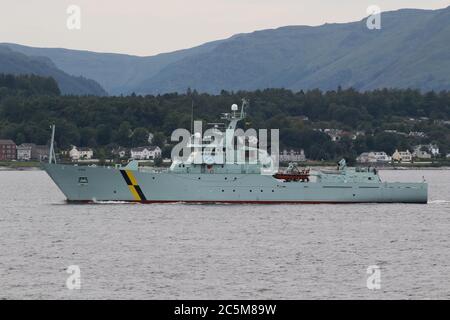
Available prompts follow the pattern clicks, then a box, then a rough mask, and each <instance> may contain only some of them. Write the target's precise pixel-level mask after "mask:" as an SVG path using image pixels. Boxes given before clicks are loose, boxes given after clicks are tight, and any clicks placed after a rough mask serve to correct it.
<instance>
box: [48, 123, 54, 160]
mask: <svg viewBox="0 0 450 320" xmlns="http://www.w3.org/2000/svg"><path fill="white" fill-rule="evenodd" d="M50 128H52V138H51V140H50V150H49V153H48V163H52V161H53V159H54V160H55V163H56V156H55V148H54V141H55V125H54V124H52V125H51V127H50Z"/></svg>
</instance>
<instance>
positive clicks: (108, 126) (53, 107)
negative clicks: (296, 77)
mask: <svg viewBox="0 0 450 320" xmlns="http://www.w3.org/2000/svg"><path fill="white" fill-rule="evenodd" d="M242 98H247V99H249V100H250V107H249V109H248V110H247V113H248V116H247V119H246V121H245V123H243V126H245V128H249V127H251V128H255V129H259V128H265V129H280V145H281V146H280V147H281V149H283V148H288V149H291V148H292V149H296V150H298V149H304V150H305V153H306V155H307V157H308V158H310V159H324V160H334V159H337V158H340V157H347V158H348V159H355V158H356V156H357V155H358V154H359V153H361V152H365V151H369V150H374V151H385V152H387V153H392V152H393V151H394V150H395V149H402V150H405V149H409V150H411V148H412V146H414V145H416V144H424V143H435V144H437V145H438V146H439V147H440V149H441V153H442V154H446V153H448V152H450V122H449V120H450V91H442V92H434V91H430V92H420V91H418V90H409V89H404V90H403V89H402V90H400V89H383V90H374V91H367V92H358V91H356V90H353V89H341V88H337V89H336V90H333V91H326V92H324V91H320V90H308V91H299V92H293V91H290V90H284V89H266V90H257V91H251V92H247V91H237V92H227V91H222V92H221V93H220V94H218V95H210V94H203V93H198V92H196V91H195V90H190V89H188V90H187V91H186V93H185V94H177V93H173V94H164V95H156V96H155V95H146V96H141V95H135V94H132V95H129V96H111V97H98V96H74V95H61V94H60V90H59V88H58V86H57V84H56V82H55V81H54V80H53V79H52V78H45V77H44V78H43V77H38V76H12V75H0V138H3V139H5V138H8V139H12V140H14V141H15V142H16V144H20V143H23V142H32V143H37V144H46V143H47V142H48V139H49V136H50V129H49V127H50V125H51V124H53V123H54V124H56V127H57V134H56V142H57V146H58V148H60V149H64V148H68V147H69V146H70V145H76V146H81V147H93V148H95V149H96V150H102V152H104V153H108V152H109V151H108V150H111V149H112V148H113V147H115V146H124V147H131V146H140V145H145V144H147V138H148V134H149V133H152V134H153V135H154V136H155V138H154V143H155V144H158V145H160V146H161V147H163V151H164V153H165V154H166V155H168V154H170V149H171V145H170V140H169V138H170V135H171V133H172V131H173V130H174V129H176V128H186V129H189V128H190V121H191V106H192V104H194V118H195V119H196V120H203V121H204V123H205V124H206V123H207V122H217V121H218V119H219V116H220V114H221V113H224V112H229V110H230V106H231V105H232V104H234V103H237V104H240V100H241V99H242ZM326 128H329V129H333V128H334V129H341V130H343V131H346V132H352V133H356V132H359V133H362V134H360V135H358V136H357V137H356V138H351V137H350V136H348V137H347V136H345V137H343V138H342V139H340V140H339V141H336V142H335V141H332V139H331V138H330V136H329V135H328V134H326V133H324V132H322V131H320V130H319V129H326ZM410 132H423V133H424V135H423V136H411V135H409V133H410ZM165 142H166V143H165Z"/></svg>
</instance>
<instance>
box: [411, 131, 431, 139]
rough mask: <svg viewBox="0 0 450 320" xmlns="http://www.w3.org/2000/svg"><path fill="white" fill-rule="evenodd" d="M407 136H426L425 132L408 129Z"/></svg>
mask: <svg viewBox="0 0 450 320" xmlns="http://www.w3.org/2000/svg"><path fill="white" fill-rule="evenodd" d="M408 136H410V137H415V138H426V137H427V135H426V134H425V132H422V131H410V132H409V134H408Z"/></svg>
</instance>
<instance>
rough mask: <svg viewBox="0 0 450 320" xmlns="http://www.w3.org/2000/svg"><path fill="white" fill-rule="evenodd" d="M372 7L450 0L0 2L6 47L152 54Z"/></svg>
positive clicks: (0, 35)
mask: <svg viewBox="0 0 450 320" xmlns="http://www.w3.org/2000/svg"><path fill="white" fill-rule="evenodd" d="M71 5H75V6H77V8H79V10H80V11H79V15H78V14H77V11H70V12H69V13H68V12H67V10H68V8H69V6H71ZM371 5H377V6H378V7H380V8H381V10H382V11H391V10H397V9H401V8H421V9H439V8H444V7H447V6H450V0H158V1H156V0H126V1H124V0H0V42H13V43H19V44H24V45H29V46H35V47H63V48H69V49H79V50H90V51H97V52H114V53H126V54H133V55H139V56H149V55H154V54H158V53H162V52H170V51H174V50H179V49H185V48H190V47H193V46H196V45H200V44H203V43H205V42H208V41H213V40H219V39H224V38H228V37H230V36H232V35H234V34H237V33H247V32H253V31H256V30H262V29H270V28H277V27H281V26H286V25H312V26H315V25H321V24H324V23H333V22H350V21H356V20H361V19H363V18H364V17H366V16H367V12H366V11H367V8H368V7H369V6H371ZM78 17H79V19H77V18H78ZM68 20H69V27H70V29H69V28H68ZM78 21H79V22H80V23H79V24H78ZM78 26H79V29H78V28H77V27H78Z"/></svg>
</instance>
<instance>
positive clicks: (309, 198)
mask: <svg viewBox="0 0 450 320" xmlns="http://www.w3.org/2000/svg"><path fill="white" fill-rule="evenodd" d="M246 104H247V102H246V101H245V100H244V103H243V104H242V107H241V111H240V112H237V106H236V105H234V106H233V108H232V113H227V114H225V115H224V117H223V118H222V119H225V120H226V121H227V124H226V127H227V129H231V130H232V131H235V130H236V125H237V123H238V122H239V121H240V120H242V119H244V118H245V112H244V108H245V106H246ZM53 136H54V131H53V135H52V145H51V149H52V150H51V152H50V155H51V157H50V161H49V163H48V164H45V165H44V169H45V171H46V172H47V173H48V175H49V176H50V177H51V178H52V180H53V181H54V182H55V184H56V185H57V186H58V187H59V189H60V190H61V191H62V192H63V193H64V195H65V196H66V198H67V200H68V201H69V202H96V201H125V202H140V203H168V202H193V203H261V204H277V203H371V202H373V203H427V200H428V185H427V183H425V182H418V183H402V182H382V181H381V179H380V177H379V175H378V172H377V171H376V170H375V169H373V168H372V169H370V168H348V167H347V166H346V164H345V160H341V161H340V162H339V166H338V168H337V169H336V170H331V171H330V170H328V171H327V170H319V171H317V172H315V173H312V172H310V171H309V170H299V169H297V167H296V166H295V164H291V165H290V167H289V168H288V170H287V171H286V172H279V173H276V174H272V175H266V174H262V172H263V171H264V170H265V169H266V163H265V162H264V161H259V160H258V161H257V162H256V163H254V164H250V163H245V164H242V163H237V162H236V163H229V161H228V162H226V163H222V164H217V163H213V162H211V161H210V160H209V161H208V159H206V158H205V159H206V161H205V163H196V162H194V161H192V159H193V158H195V154H193V155H192V157H190V159H191V160H190V161H184V162H182V161H177V160H175V161H173V162H172V165H171V167H170V168H169V169H168V170H167V171H157V170H154V169H151V168H145V167H139V166H138V162H136V161H131V162H130V163H129V164H128V165H127V166H124V167H122V166H115V167H108V166H105V167H91V166H77V165H65V164H56V163H53V162H52V159H54V158H55V157H54V151H53ZM223 139H224V140H226V139H228V140H230V137H227V136H224V137H223ZM209 146H210V145H209Z"/></svg>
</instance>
